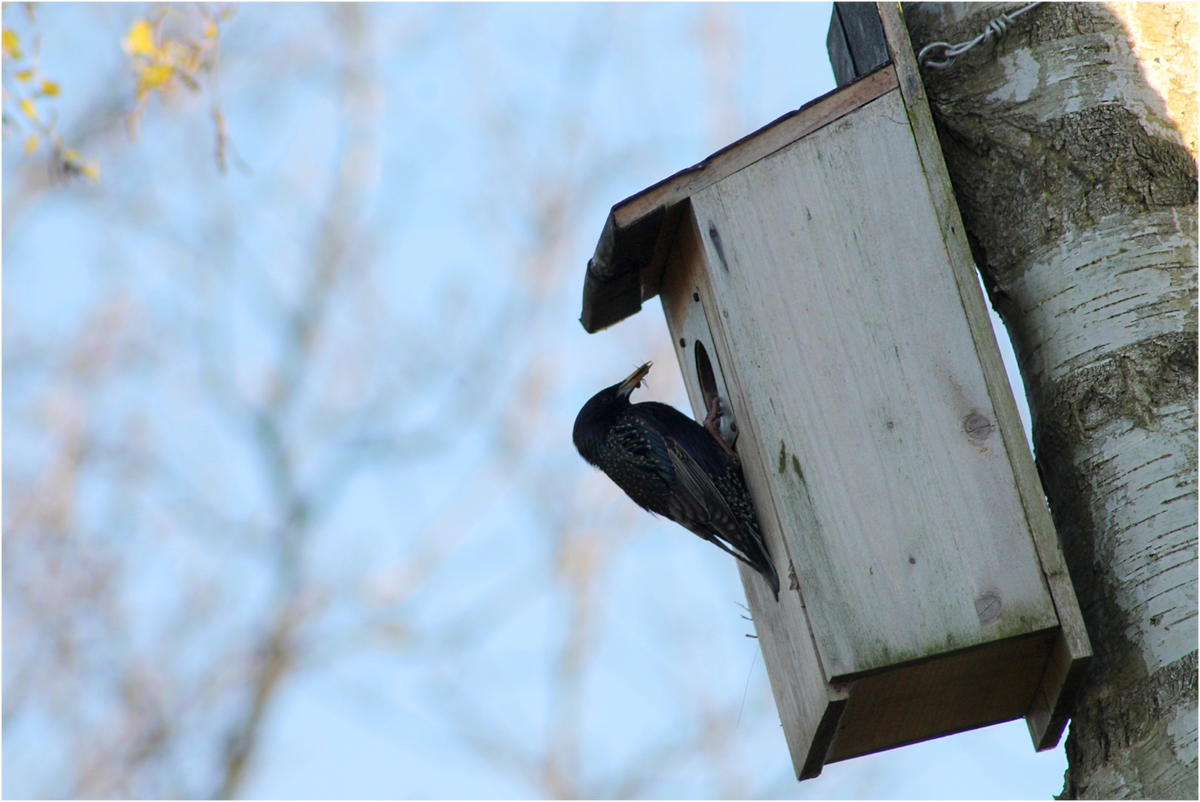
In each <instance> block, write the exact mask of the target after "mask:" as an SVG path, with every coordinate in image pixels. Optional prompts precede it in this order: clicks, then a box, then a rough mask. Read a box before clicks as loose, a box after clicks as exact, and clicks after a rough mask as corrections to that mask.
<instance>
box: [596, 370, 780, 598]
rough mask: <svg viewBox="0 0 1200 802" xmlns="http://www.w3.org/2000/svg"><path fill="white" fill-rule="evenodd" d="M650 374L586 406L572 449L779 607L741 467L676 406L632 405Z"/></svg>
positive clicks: (722, 445) (641, 373)
mask: <svg viewBox="0 0 1200 802" xmlns="http://www.w3.org/2000/svg"><path fill="white" fill-rule="evenodd" d="M649 372H650V363H649V362H647V363H646V364H644V365H642V366H641V367H640V368H638V369H637V370H635V371H634V372H633V373H631V374H629V376H628V377H627V378H626V379H625V380H624V381H622V382H620V383H619V384H614V385H613V386H612V387H608V388H606V389H604V390H601V391H600V392H598V393H596V394H595V395H594V396H592V399H591V400H590V401H588V402H587V403H586V404H584V405H583V409H581V410H580V411H579V415H578V417H576V418H575V431H574V435H573V439H574V440H575V448H577V449H579V454H580V456H582V457H583V458H584V459H585V460H587V461H588V462H590V463H591V464H592V465H595V466H596V467H597V468H599V469H600V470H602V471H604V472H605V473H606V474H608V477H609V478H610V479H612V480H613V481H614V482H616V483H617V487H619V488H621V489H622V490H624V491H625V493H626V494H627V495H628V496H629V497H630V498H631V499H633V500H634V501H635V502H637V503H638V504H639V505H640V506H641V507H643V508H644V509H647V510H649V511H650V512H652V513H655V514H657V515H662V516H663V517H665V518H670V519H671V520H672V521H675V522H676V523H678V524H681V525H682V526H683V527H684V528H685V529H687V530H689V531H691V532H693V533H695V534H697V535H699V536H700V537H702V538H704V539H705V540H707V541H710V542H712V543H714V544H716V545H717V546H720V547H721V548H722V549H724V550H725V551H727V552H729V553H730V554H732V555H733V556H734V557H737V558H738V559H739V560H741V561H742V562H744V563H746V565H749V566H750V567H751V568H753V569H754V570H756V571H758V572H759V573H760V574H762V575H763V576H764V577H766V579H767V582H768V583H769V584H770V585H771V592H773V593H774V594H775V600H776V601H779V577H778V575H777V574H776V573H775V566H774V564H773V563H772V562H771V555H770V554H769V553H768V552H767V546H766V543H765V542H764V541H763V536H762V530H761V529H760V528H759V525H758V516H757V515H755V513H754V504H753V503H752V502H751V501H750V493H749V492H748V491H747V490H746V482H745V480H744V479H743V478H742V466H741V463H740V462H739V460H738V458H737V456H736V455H734V453H733V451H732V450H730V449H729V448H728V446H726V445H725V443H724V442H723V441H722V440H720V439H719V436H718V435H717V434H715V432H710V431H709V430H708V429H706V428H705V427H704V426H701V425H700V424H698V423H696V422H695V421H694V420H692V419H691V418H689V417H687V416H686V415H684V414H683V413H681V412H679V411H678V410H676V409H675V408H674V407H669V406H667V405H666V404H660V403H658V402H657V401H644V402H642V403H640V404H630V403H629V394H630V393H632V392H633V391H634V390H635V389H636V388H637V387H638V385H640V384H641V383H642V379H644V378H645V377H646V374H647V373H649ZM717 403H719V401H717V402H714V409H715V408H716V404H717ZM710 420H711V416H710Z"/></svg>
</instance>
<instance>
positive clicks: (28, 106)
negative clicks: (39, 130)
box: [17, 98, 39, 123]
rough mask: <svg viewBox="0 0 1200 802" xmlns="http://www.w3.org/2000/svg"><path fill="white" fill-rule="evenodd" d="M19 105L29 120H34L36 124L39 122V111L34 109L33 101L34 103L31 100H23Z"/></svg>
mask: <svg viewBox="0 0 1200 802" xmlns="http://www.w3.org/2000/svg"><path fill="white" fill-rule="evenodd" d="M17 105H19V106H20V107H21V111H23V112H25V116H26V117H28V118H29V119H31V120H33V121H34V122H35V123H36V122H39V120H38V113H37V109H36V108H34V107H33V101H32V100H30V99H29V98H24V99H23V100H22V101H21V102H20V103H19V104H17Z"/></svg>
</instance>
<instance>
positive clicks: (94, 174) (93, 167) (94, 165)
mask: <svg viewBox="0 0 1200 802" xmlns="http://www.w3.org/2000/svg"><path fill="white" fill-rule="evenodd" d="M79 172H81V173H83V174H84V175H86V176H87V177H88V178H90V179H92V180H93V181H99V180H100V162H87V163H86V164H83V165H80V167H79Z"/></svg>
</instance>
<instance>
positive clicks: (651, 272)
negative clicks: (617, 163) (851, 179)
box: [579, 64, 896, 333]
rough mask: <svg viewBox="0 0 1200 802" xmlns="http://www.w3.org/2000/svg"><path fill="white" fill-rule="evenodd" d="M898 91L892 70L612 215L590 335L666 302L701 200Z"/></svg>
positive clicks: (586, 285)
mask: <svg viewBox="0 0 1200 802" xmlns="http://www.w3.org/2000/svg"><path fill="white" fill-rule="evenodd" d="M895 86H896V70H895V68H894V67H893V66H892V65H891V64H888V65H886V66H884V67H881V68H880V69H878V70H876V71H875V72H872V73H870V74H869V75H865V76H863V77H862V78H860V79H858V80H857V81H855V82H854V83H853V84H851V85H849V86H846V87H843V88H842V89H839V90H837V91H834V92H830V93H828V94H825V95H822V96H821V97H819V98H817V99H816V100H813V101H810V102H809V103H806V104H804V105H803V106H801V107H800V108H798V109H796V110H795V111H790V112H788V113H787V114H785V115H783V116H782V117H780V118H779V119H777V120H775V121H774V122H771V123H768V124H767V125H765V126H763V127H762V128H760V129H758V130H757V131H755V132H754V133H752V134H749V135H748V136H745V137H742V138H741V139H739V140H738V141H736V142H734V143H733V144H732V145H729V146H727V147H724V148H722V149H721V150H718V151H717V152H716V153H714V154H712V155H711V156H709V157H708V158H707V159H705V160H704V161H702V162H700V163H699V164H696V165H693V166H692V167H688V168H687V169H686V170H680V171H679V172H678V173H675V174H674V175H672V176H670V177H669V178H665V179H663V180H662V181H659V182H658V183H657V184H654V185H653V186H651V187H648V188H646V189H644V190H642V191H641V192H639V193H637V194H636V195H633V196H631V197H628V198H626V199H625V200H623V201H621V202H620V203H618V204H617V205H615V206H613V207H612V211H610V212H609V214H608V220H607V221H605V223H604V231H603V233H601V235H600V241H599V242H598V243H597V244H596V252H595V254H594V255H593V256H592V258H591V259H589V260H588V265H587V274H586V276H585V278H584V282H583V314H582V315H581V316H580V319H579V322H580V323H582V324H583V328H584V329H585V330H586V331H587V332H588V333H594V332H597V331H600V330H601V329H605V328H608V327H609V326H611V325H613V324H614V323H619V322H620V321H622V320H624V319H625V318H627V317H629V316H630V315H633V314H635V313H637V312H639V311H640V310H641V308H642V302H643V301H648V300H649V299H651V298H653V297H654V296H655V295H657V294H658V288H659V283H660V280H661V278H662V270H663V266H664V265H665V264H666V261H667V253H668V251H669V250H670V246H671V241H672V239H673V237H674V233H675V227H676V225H677V224H678V222H679V218H680V216H681V213H682V212H683V209H684V208H685V202H686V201H687V200H688V198H690V197H691V196H692V195H693V194H694V193H696V192H699V191H700V190H702V189H704V188H705V187H708V186H711V185H712V184H715V183H717V182H718V181H720V180H722V179H724V178H727V177H728V176H731V175H733V174H734V173H736V172H738V171H739V170H742V169H743V168H745V167H748V166H749V165H751V164H753V163H754V162H756V161H758V160H760V159H763V158H765V157H767V156H770V155H771V154H772V153H774V152H776V151H777V150H779V149H781V148H783V147H786V146H787V145H790V144H791V143H793V142H795V141H796V140H797V139H800V138H801V137H803V136H805V135H807V134H810V133H812V132H813V131H815V130H817V129H818V128H822V127H824V126H826V125H828V124H829V123H831V122H834V121H835V120H837V119H838V118H840V117H842V116H844V115H846V114H848V113H850V112H851V111H853V110H854V109H856V108H858V107H859V106H861V105H863V104H864V103H868V102H870V101H871V100H872V99H874V98H876V97H879V96H880V95H882V94H884V93H885V92H887V91H888V90H890V89H893V88H895Z"/></svg>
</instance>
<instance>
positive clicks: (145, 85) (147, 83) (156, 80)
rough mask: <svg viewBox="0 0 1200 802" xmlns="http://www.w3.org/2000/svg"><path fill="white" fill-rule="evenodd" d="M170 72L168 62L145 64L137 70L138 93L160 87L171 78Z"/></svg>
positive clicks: (141, 93)
mask: <svg viewBox="0 0 1200 802" xmlns="http://www.w3.org/2000/svg"><path fill="white" fill-rule="evenodd" d="M171 72H172V70H171V65H169V64H147V65H146V66H145V67H143V68H142V69H141V70H139V71H138V89H137V91H138V94H139V95H144V94H145V93H147V92H152V91H154V90H155V89H161V88H162V87H163V86H165V85H166V84H167V83H168V82H169V81H170V80H171Z"/></svg>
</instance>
